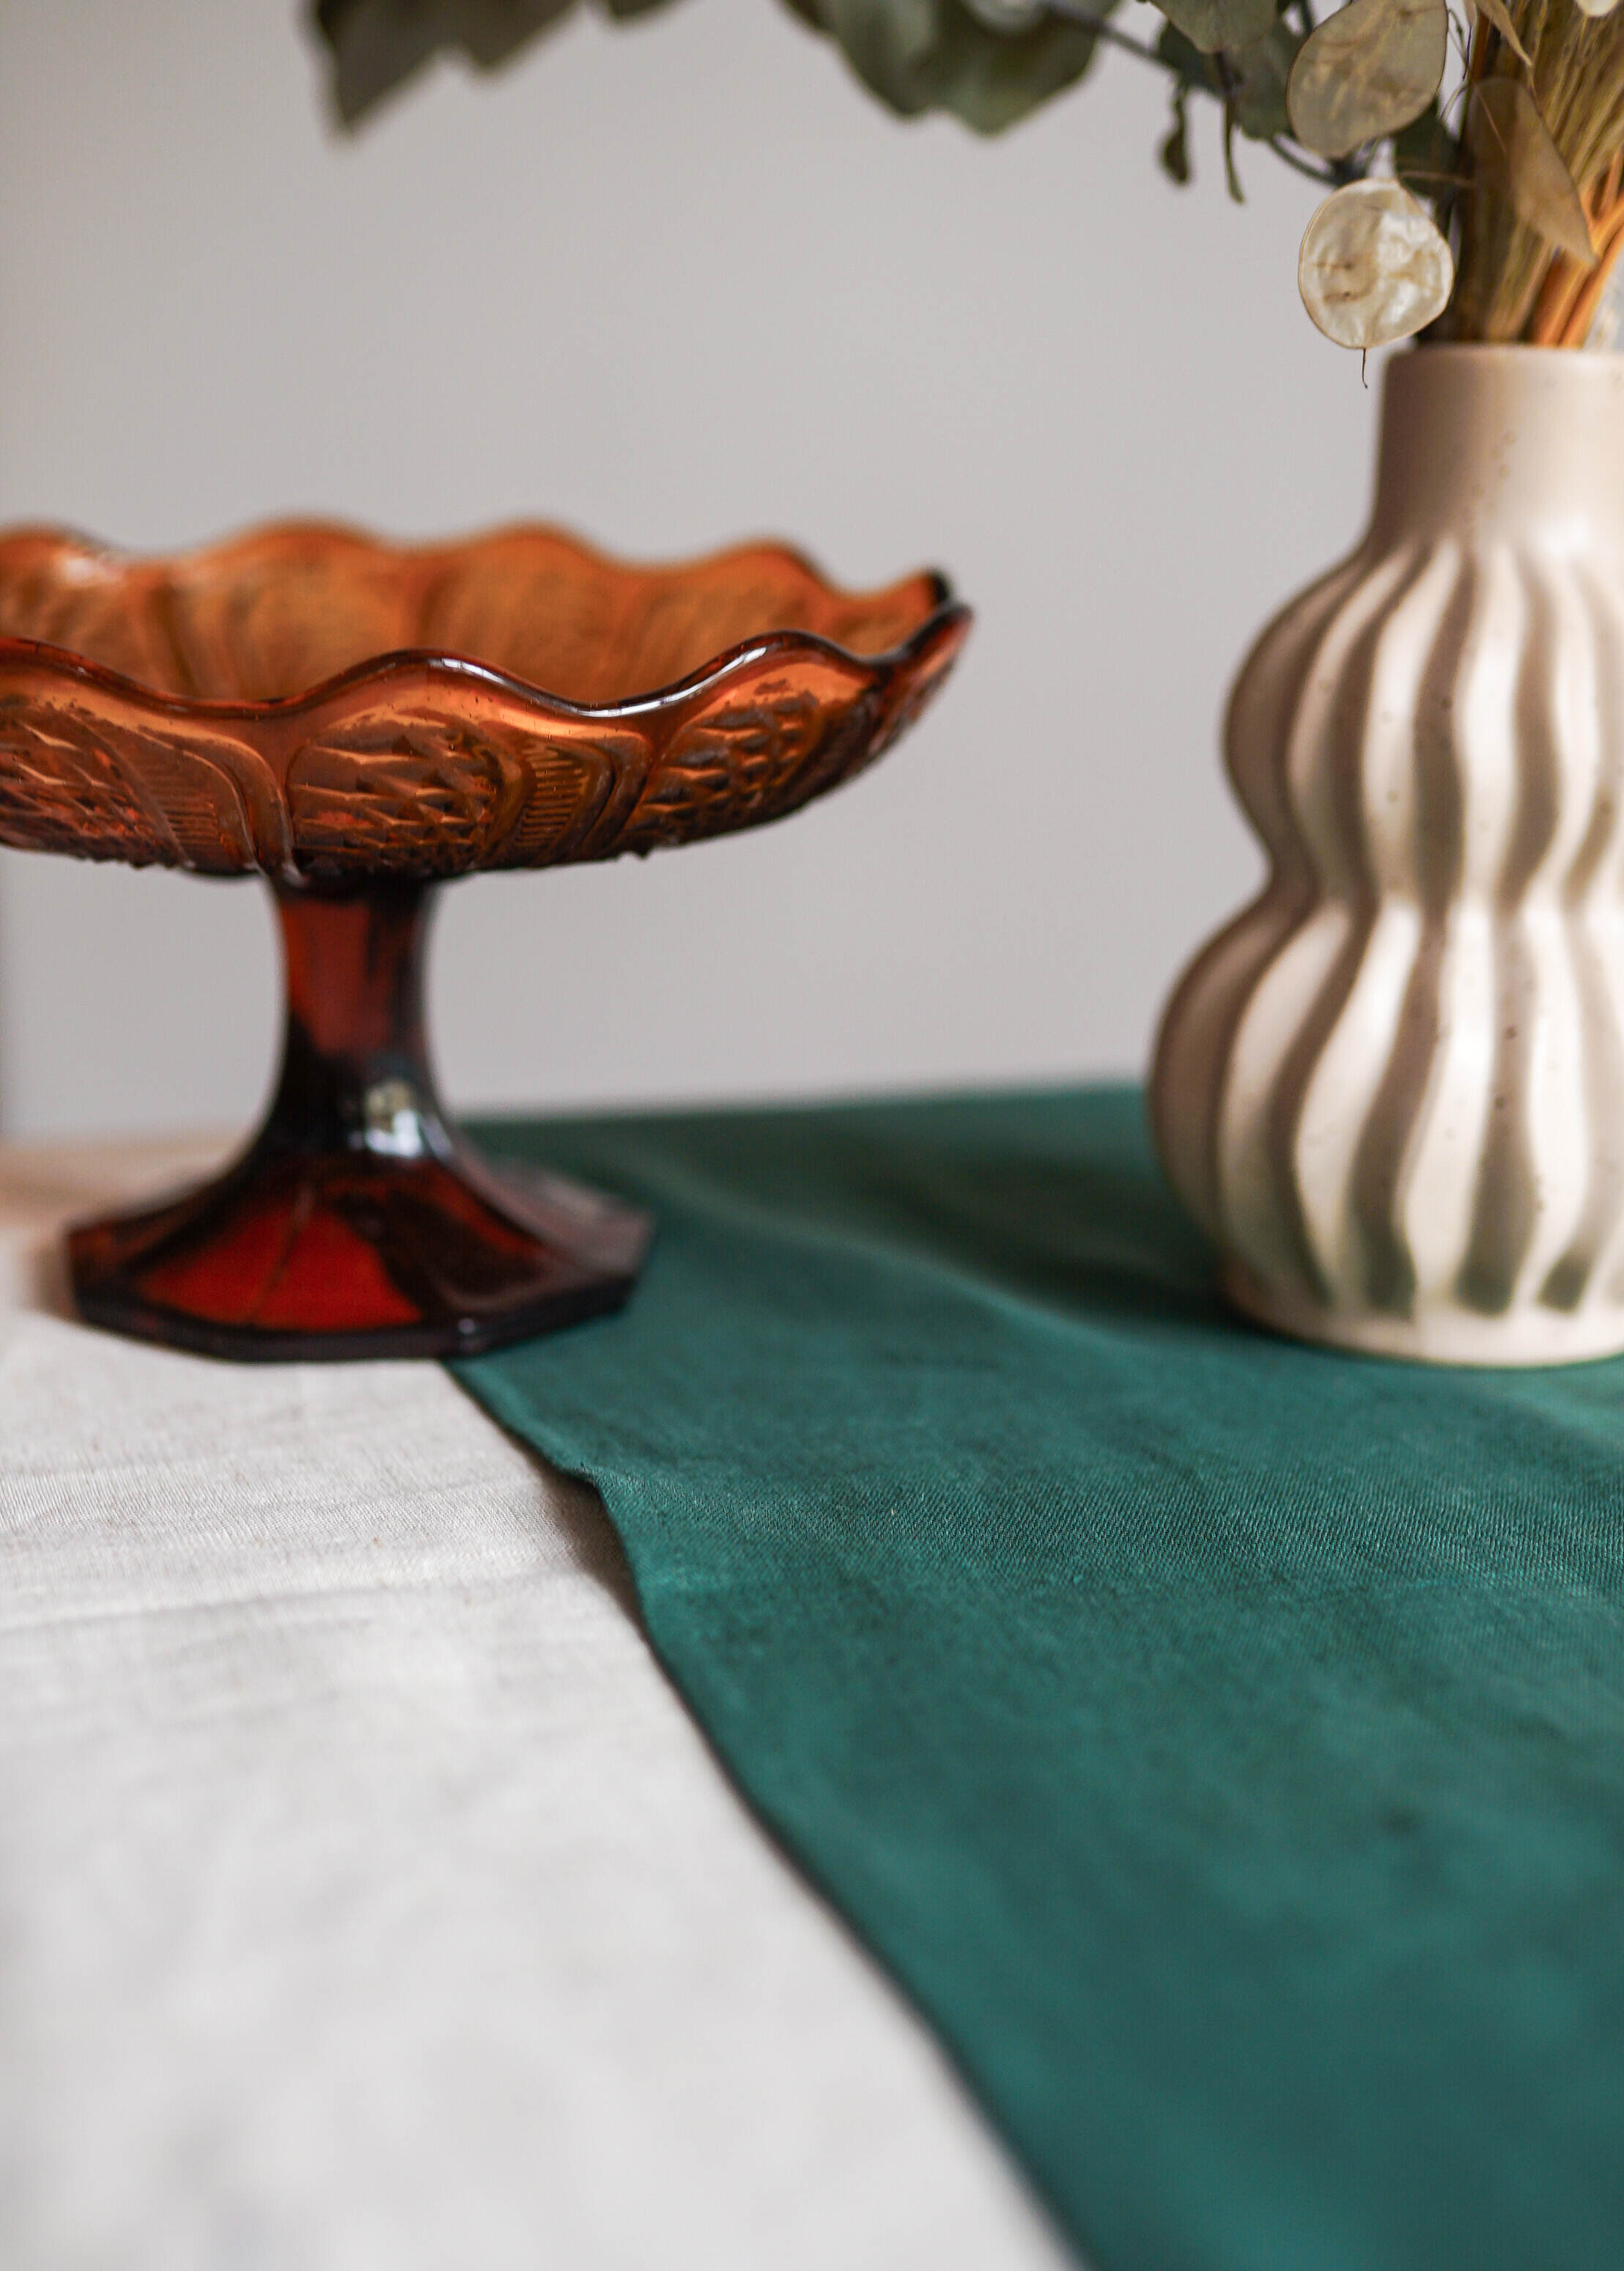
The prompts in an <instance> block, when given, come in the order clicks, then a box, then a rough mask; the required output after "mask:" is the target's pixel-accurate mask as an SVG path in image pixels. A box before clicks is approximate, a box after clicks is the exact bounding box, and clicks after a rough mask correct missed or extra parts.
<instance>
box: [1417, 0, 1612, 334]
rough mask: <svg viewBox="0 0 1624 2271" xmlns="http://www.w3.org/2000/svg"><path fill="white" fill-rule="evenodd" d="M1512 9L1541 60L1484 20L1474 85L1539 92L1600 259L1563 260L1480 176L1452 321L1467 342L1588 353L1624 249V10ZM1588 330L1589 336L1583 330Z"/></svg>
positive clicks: (1540, 4) (1464, 227)
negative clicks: (1621, 230) (1491, 82)
mask: <svg viewBox="0 0 1624 2271" xmlns="http://www.w3.org/2000/svg"><path fill="white" fill-rule="evenodd" d="M1509 9H1510V14H1511V18H1512V21H1513V23H1514V24H1515V26H1516V32H1517V35H1518V37H1519V38H1520V40H1521V41H1522V43H1523V46H1524V48H1525V49H1526V50H1527V53H1528V54H1529V56H1531V58H1532V61H1531V63H1530V64H1526V65H1525V64H1524V63H1520V62H1519V61H1518V60H1517V58H1516V55H1515V54H1514V53H1513V52H1512V50H1511V48H1510V47H1509V45H1508V43H1507V42H1506V41H1505V40H1504V39H1503V38H1502V36H1501V34H1499V33H1498V32H1497V31H1496V30H1495V29H1494V26H1493V25H1492V24H1490V23H1489V22H1487V20H1486V19H1483V18H1482V17H1479V19H1478V22H1477V26H1476V29H1475V32H1474V34H1473V37H1472V61H1471V69H1470V78H1471V80H1472V85H1473V86H1476V85H1477V84H1478V83H1479V81H1481V80H1484V79H1487V78H1516V79H1521V80H1522V81H1523V82H1524V84H1525V85H1526V86H1528V87H1529V89H1530V91H1531V93H1532V95H1533V98H1534V101H1535V102H1536V103H1537V104H1538V106H1539V114H1540V115H1541V117H1542V118H1543V119H1544V120H1545V123H1546V126H1547V127H1548V128H1549V130H1550V134H1551V139H1552V140H1553V141H1554V144H1555V145H1556V147H1557V150H1558V152H1559V153H1561V158H1562V160H1563V162H1564V163H1565V164H1566V166H1567V168H1568V172H1569V173H1570V174H1571V175H1572V176H1573V179H1574V182H1575V184H1576V187H1577V189H1578V191H1579V194H1580V196H1581V197H1582V198H1583V203H1584V206H1585V210H1586V212H1588V213H1589V214H1590V216H1591V235H1592V239H1593V242H1594V243H1595V247H1596V250H1597V252H1598V255H1599V258H1598V261H1597V263H1596V264H1595V266H1594V267H1591V266H1588V265H1583V264H1580V263H1578V262H1577V261H1574V260H1571V259H1569V257H1568V256H1567V255H1566V254H1561V253H1558V252H1556V250H1555V249H1554V247H1553V245H1552V244H1551V242H1549V240H1548V239H1547V238H1546V236H1544V235H1542V234H1541V233H1540V232H1539V230H1538V229H1536V228H1534V227H1531V226H1530V224H1529V223H1528V222H1527V221H1525V220H1520V219H1519V218H1518V216H1517V214H1516V212H1514V211H1513V209H1512V207H1511V205H1510V204H1509V201H1508V200H1507V199H1506V197H1504V196H1502V194H1501V193H1500V191H1499V190H1497V189H1496V188H1495V186H1494V184H1493V182H1490V181H1488V180H1486V179H1485V178H1484V177H1483V175H1482V174H1481V173H1480V172H1479V171H1477V170H1475V169H1474V172H1473V175H1472V178H1471V179H1470V180H1469V181H1468V182H1467V184H1466V186H1465V188H1464V189H1463V190H1462V191H1461V195H1460V198H1459V202H1458V205H1457V213H1458V215H1459V222H1460V249H1459V256H1458V258H1457V263H1456V287H1455V297H1454V300H1453V302H1452V303H1451V306H1450V313H1449V316H1447V317H1446V319H1445V324H1446V327H1447V331H1448V334H1449V336H1450V337H1451V338H1454V339H1498V340H1513V339H1534V338H1535V337H1536V336H1537V335H1538V336H1539V338H1541V339H1543V340H1544V341H1545V343H1546V344H1549V345H1562V346H1569V345H1579V344H1582V342H1583V334H1584V332H1587V331H1589V329H1590V325H1591V321H1592V320H1593V319H1594V316H1595V312H1596V309H1597V306H1598V303H1599V301H1600V297H1601V293H1602V290H1603V288H1604V287H1605V281H1606V277H1607V274H1608V273H1609V272H1610V271H1611V268H1612V264H1613V260H1614V259H1616V258H1617V257H1619V252H1620V239H1619V236H1618V233H1617V230H1616V228H1615V227H1614V226H1613V221H1614V214H1615V208H1616V207H1617V205H1618V171H1617V161H1618V159H1619V154H1620V151H1624V9H1620V10H1619V11H1616V12H1615V13H1614V14H1613V15H1610V16H1604V17H1601V18H1596V17H1591V16H1586V15H1584V14H1583V13H1582V11H1580V10H1579V9H1578V8H1577V7H1576V5H1575V4H1574V0H1509ZM1581 322H1582V323H1583V331H1578V332H1576V325H1577V324H1579V323H1581Z"/></svg>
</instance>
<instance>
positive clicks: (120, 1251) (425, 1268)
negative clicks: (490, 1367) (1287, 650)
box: [0, 525, 969, 1359]
mask: <svg viewBox="0 0 1624 2271" xmlns="http://www.w3.org/2000/svg"><path fill="white" fill-rule="evenodd" d="M968 620H969V618H968V613H967V611H966V610H965V609H964V608H963V607H960V606H959V605H958V604H957V603H955V602H954V600H953V598H952V596H951V594H950V593H949V592H948V589H947V586H946V585H945V582H944V581H943V580H942V578H941V577H938V576H934V575H929V574H927V575H920V576H915V577H909V578H908V579H907V580H905V581H904V582H902V583H900V584H897V585H893V586H891V587H890V588H889V589H887V590H885V591H881V592H862V593H853V592H841V591H837V590H835V589H834V588H833V587H832V586H831V585H828V584H827V583H825V582H824V581H823V580H822V578H821V577H819V576H818V574H817V573H816V572H815V570H812V568H811V567H809V566H808V565H807V563H806V562H805V561H803V560H802V559H800V558H799V557H798V556H797V555H795V554H794V553H792V552H789V551H786V550H784V549H783V548H782V547H778V546H772V545H762V546H755V547H749V548H746V549H744V550H740V551H736V552H731V553H727V554H723V555H718V556H717V557H716V558H714V559H710V560H704V561H700V562H693V563H692V564H689V565H686V566H682V567H676V568H666V569H644V568H633V567H627V566H623V565H620V564H619V563H617V562H613V561H611V560H608V559H606V558H604V556H603V555H601V554H598V553H596V552H594V551H591V550H590V549H589V548H588V547H585V546H583V545H582V544H580V543H578V542H576V541H575V540H573V539H571V538H568V537H566V536H563V535H561V534H560V533H558V532H555V531H552V530H548V529H542V528H516V529H511V530H507V531H503V532H499V533H497V534H495V535H491V536H486V537H483V538H479V539H476V540H471V541H469V542H465V543H460V544H453V545H447V546H434V547H429V546H419V547H400V546H392V545H387V544H382V543H379V542H375V541H374V540H370V539H368V538H367V537H364V536H360V535H358V534H356V533H354V532H351V531H347V530H345V529H340V528H332V527H327V526H322V525H290V526H281V527H275V528H268V529H263V530H260V531H257V532H254V533H252V534H249V535H248V536H245V537H242V538H241V539H239V540H235V541H234V542H231V543H227V544H224V545H221V546H219V547H215V548H213V549H211V550H209V551H205V552H199V553H193V554H190V555H186V556H183V557H181V558H176V559H170V560H136V559H130V558H127V557H125V556H123V555H118V554H114V553H109V552H108V551H105V550H103V549H100V548H98V547H93V546H90V545H86V544H85V543H84V542H82V541H80V540H76V539H74V538H71V537H70V536H66V535H64V534H63V533H61V532H58V531H55V530H43V529H26V530H20V531H17V532H12V533H11V534H9V535H4V536H0V842H3V843H5V844H9V845H14V846H17V847H19V848H21V849H24V850H29V851H44V852H61V853H70V854H73V855H75V856H77V857H79V858H82V859H92V860H127V861H130V862H133V863H134V864H136V865H137V866H146V865H150V864H152V863H154V862H159V863H162V864H164V865H167V866H169V867H187V868H190V869H192V870H193V871H194V872H196V873H197V874H200V875H262V876H263V877H264V878H265V879H266V880H267V881H268V882H269V883H270V885H271V890H272V892H273V893H274V895H275V898H276V903H277V910H278V915H279V917H280V923H281V933H282V939H283V944H284V948H285V964H286V984H287V1024H286V1032H285V1040H284V1046H283V1059H282V1070H281V1077H280V1080H279V1082H278V1087H277V1091H276V1095H275V1098H274V1100H273V1102H272V1104H271V1110H270V1112H269V1114H268V1115H267V1117H266V1120H265V1122H264V1124H263V1127H262V1128H260V1130H259V1132H258V1133H257V1135H256V1136H255V1137H254V1139H253V1140H252V1142H251V1143H249V1145H248V1149H247V1150H246V1151H245V1152H244V1153H243V1154H242V1156H241V1158H240V1159H238V1160H237V1162H236V1163H235V1164H234V1165H233V1166H231V1167H230V1168H228V1169H227V1170H226V1173H224V1174H223V1175H221V1176H220V1177H219V1178H218V1180H214V1181H212V1182H210V1183H207V1184H205V1185H204V1186H203V1187H202V1188H198V1189H195V1190H192V1191H189V1192H187V1193H185V1194H183V1195H181V1196H180V1197H178V1198H176V1199H174V1200H173V1201H172V1202H170V1203H167V1204H165V1205H159V1206H156V1207H151V1208H148V1209H146V1210H143V1211H141V1212H138V1213H135V1214H127V1215H120V1216H115V1217H108V1219H106V1220H103V1221H99V1222H93V1223H86V1224H83V1225H80V1226H79V1227H78V1228H77V1229H75V1230H74V1231H72V1232H70V1237H69V1255H70V1266H71V1271H72V1279H73V1286H74V1292H75V1295H76V1297H77V1299H78V1305H79V1307H80V1310H81V1311H82V1313H83V1314H84V1315H85V1317H87V1318H88V1319H90V1320H91V1321H92V1322H94V1323H97V1324H100V1325H105V1326H107V1327H109V1328H110V1329H113V1330H115V1331H118V1332H125V1333H134V1334H137V1335H139V1336H141V1337H145V1338H147V1339H151V1340H159V1341H167V1342H170V1343H173V1344H176V1345H178V1346H181V1347H184V1348H192V1349H199V1350H203V1351H207V1352H208V1353H210V1354H212V1355H217V1356H229V1357H239V1358H250V1359H266V1358H313V1357H321V1358H327V1357H352V1356H420V1355H442V1354H446V1353H449V1352H453V1351H463V1352H471V1351H476V1350H479V1349H486V1348H493V1347H495V1346H497V1345H499V1344H501V1343H502V1342H504V1341H508V1340H513V1339H516V1338H518V1337H521V1336H523V1335H525V1334H529V1333H534V1332H541V1331H545V1330H546V1329H549V1328H551V1327H553V1326H557V1325H562V1324H567V1323H569V1322H572V1321H573V1320H575V1319H576V1318H580V1317H584V1316H588V1315H590V1314H594V1313H595V1312H597V1311H602V1310H605V1309H610V1308H613V1307H618V1306H619V1303H620V1302H622V1301H624V1300H625V1299H626V1298H627V1294H628V1293H629V1292H630V1291H631V1289H632V1286H633V1284H634V1282H635V1279H636V1276H637V1272H638V1270H639V1268H640V1266H641V1261H642V1257H643V1254H644V1251H645V1249H646V1247H647V1245H648V1241H649V1232H650V1225H649V1219H648V1217H646V1216H645V1215H643V1214H642V1213H641V1212H640V1211H639V1210H636V1209H635V1208H633V1207H629V1206H627V1205H626V1204H624V1203H621V1202H619V1201H617V1200H615V1199H612V1198H609V1197H605V1196H604V1195H600V1194H597V1193H596V1192H591V1191H588V1190H584V1189H582V1188H581V1187H580V1186H579V1185H577V1184H574V1183H571V1182H567V1181H566V1180H564V1179H562V1178H560V1177H552V1176H549V1175H545V1174H531V1175H528V1176H525V1177H523V1178H521V1177H519V1176H517V1175H515V1173H514V1172H513V1171H512V1170H510V1169H508V1168H504V1169H503V1170H502V1171H501V1173H498V1172H497V1171H496V1170H495V1169H494V1168H493V1167H492V1166H490V1165H486V1162H485V1161H483V1160H482V1159H481V1158H479V1157H478V1155H477V1154H476V1153H475V1152H474V1150H472V1149H471V1146H470V1145H469V1144H468V1143H467V1142H466V1141H465V1139H463V1137H462V1136H459V1135H458V1133H457V1132H456V1128H454V1127H453V1126H452V1125H451V1123H450V1122H449V1120H448V1118H447V1116H446V1114H445V1113H444V1111H443V1110H442V1108H441V1105H440V1103H439V1100H438V1098H437V1097H436V1095H435V1092H434V1081H433V1077H432V1076H431V1073H430V1069H429V1062H428V1056H427V1052H426V1045H425V1039H424V1030H423V996H422V952H423V930H424V921H425V916H426V910H427V907H428V905H429V900H430V895H431V894H432V892H433V890H434V886H435V885H436V884H437V883H440V882H445V881H447V880H449V878H451V877H454V876H458V875H470V874H472V873H475V872H477V871H479V870H482V869H486V868H497V867H551V866H559V865H562V864H564V863H566V862H568V861H573V860H605V859H611V858H613V857H614V856H615V855H616V854H617V853H621V852H648V851H651V850H653V849H655V848H656V846H660V845H679V844H686V843H691V842H694V841H696V840H698V839H699V838H702V837H707V836H716V835H720V834H723V833H724V832H725V831H728V830H733V829H739V828H751V827H754V826H757V825H758V824H759V823H761V822H763V821H768V820H775V819H778V818H779V817H781V816H782V815H784V814H786V813H790V812H793V811H794V810H795V809H796V808H797V807H798V806H800V805H803V804H805V803H806V802H808V801H809V800H810V799H812V797H814V796H819V795H820V794H821V793H823V792H824V790H826V789H829V788H833V787H834V786H836V784H837V783H839V782H841V781H842V780H845V779H847V778H849V776H850V775H851V774H853V773H855V772H856V771H859V770H860V769H861V767H863V766H864V765H865V764H867V763H870V762H871V760H872V759H873V758H874V757H876V756H879V754H880V753H881V751H882V750H884V749H885V748H887V747H888V746H889V744H890V743H891V742H892V741H894V739H895V738H896V736H897V735H898V734H899V733H901V731H902V729H903V728H904V727H905V726H907V725H908V723H909V721H910V720H911V719H913V718H914V717H916V715H917V714H918V711H919V710H920V708H921V707H922V706H923V704H924V702H925V701H926V700H927V699H928V698H929V696H930V695H931V693H932V692H933V690H934V689H935V688H936V687H937V686H938V684H939V683H940V681H941V680H942V678H943V676H944V674H945V672H946V670H947V668H948V666H949V665H950V664H951V663H952V661H953V657H954V655H955V654H956V653H957V652H958V650H959V647H960V644H961V643H962V641H963V638H964V635H965V631H966V629H967V628H968Z"/></svg>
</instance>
